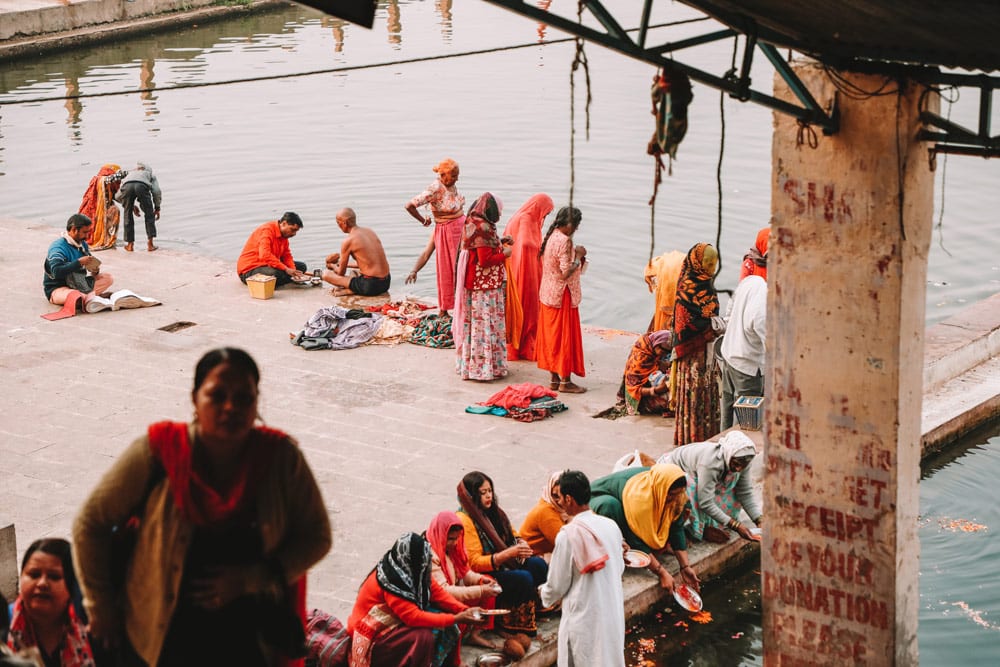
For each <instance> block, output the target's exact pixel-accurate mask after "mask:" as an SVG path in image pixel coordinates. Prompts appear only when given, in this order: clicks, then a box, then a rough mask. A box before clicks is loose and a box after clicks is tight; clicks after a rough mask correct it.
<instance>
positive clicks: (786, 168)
mask: <svg viewBox="0 0 1000 667" xmlns="http://www.w3.org/2000/svg"><path fill="white" fill-rule="evenodd" d="M795 70H796V72H797V73H798V76H799V77H800V78H801V79H802V81H803V82H804V83H805V84H806V86H807V87H808V88H809V90H810V91H811V92H812V94H813V95H814V96H815V97H816V99H817V100H818V101H819V102H820V104H826V103H829V102H832V101H833V99H834V98H835V97H836V98H837V102H838V105H839V109H840V118H841V129H840V131H839V132H838V133H837V134H836V135H834V136H830V137H826V136H823V135H822V133H821V132H819V131H818V130H817V136H816V140H817V144H818V145H817V146H816V148H811V147H810V146H809V136H808V134H803V133H801V132H800V130H799V127H798V125H797V123H796V121H795V120H794V119H792V118H790V117H788V116H785V115H782V114H776V115H775V123H774V142H773V160H774V162H773V164H774V167H773V169H774V179H773V185H772V187H773V190H772V210H773V221H772V228H771V238H770V244H769V261H768V282H769V283H770V285H769V287H770V289H769V291H768V357H769V358H768V368H769V369H771V373H770V376H769V378H768V387H767V390H766V391H767V395H768V397H769V398H768V401H769V405H768V408H767V425H766V426H767V432H766V442H767V450H766V452H767V474H766V477H765V484H764V503H765V514H764V517H765V539H764V544H763V549H762V572H763V588H762V597H763V607H764V664H765V665H768V666H772V665H782V666H783V667H787V666H790V665H835V664H836V665H842V664H845V663H846V664H866V665H912V664H916V663H917V610H918V604H919V598H918V559H919V543H918V540H917V513H918V511H919V507H918V504H919V495H918V491H917V481H918V478H919V463H920V408H921V394H922V392H921V379H922V370H923V368H922V359H923V334H924V309H925V279H926V274H927V252H928V248H929V245H930V236H931V226H932V214H933V187H934V182H933V175H932V172H931V170H930V165H929V162H928V158H927V146H926V145H925V144H921V143H919V142H917V141H916V140H915V136H916V133H917V130H918V128H919V124H918V120H917V114H918V105H919V104H920V98H921V92H922V89H921V88H919V87H918V86H916V85H913V84H907V83H905V82H904V87H903V89H902V92H901V94H900V95H897V94H895V93H892V94H886V95H880V96H870V97H867V98H866V99H856V96H857V90H865V91H878V90H880V91H881V92H883V93H884V92H887V91H894V90H896V88H897V84H896V82H894V81H889V82H888V84H886V82H885V79H884V78H883V77H880V76H865V75H855V74H846V73H845V74H842V76H843V77H844V79H846V80H847V81H848V82H850V84H853V85H852V88H851V90H852V91H853V92H852V93H851V95H852V96H851V97H849V96H848V95H846V94H844V93H843V92H837V90H836V89H835V87H834V85H833V83H832V81H831V79H830V78H829V77H828V76H827V74H826V73H824V72H823V70H822V69H820V68H819V67H817V66H816V65H815V64H813V63H799V64H797V65H796V67H795ZM884 84H885V85H884ZM775 94H776V96H777V97H779V98H782V99H786V100H789V101H793V100H794V97H793V96H792V94H791V93H790V91H789V90H788V87H787V86H786V85H785V83H784V82H783V81H782V80H780V78H776V80H775ZM927 102H929V103H930V104H931V105H932V106H931V109H932V110H936V108H937V103H938V102H937V98H936V97H935V96H929V97H928V100H925V103H927ZM800 138H801V139H803V141H802V143H801V144H800V142H799V139H800Z"/></svg>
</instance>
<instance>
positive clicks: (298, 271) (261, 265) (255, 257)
mask: <svg viewBox="0 0 1000 667" xmlns="http://www.w3.org/2000/svg"><path fill="white" fill-rule="evenodd" d="M300 229H302V218H300V217H299V216H298V214H297V213H293V212H291V211H288V212H287V213H285V214H284V215H282V216H281V219H280V220H277V221H275V220H272V221H271V222H265V223H264V224H263V225H261V226H260V227H258V228H257V229H255V230H254V231H253V234H251V235H250V238H249V239H247V242H246V245H244V246H243V252H241V253H240V258H239V259H238V260H236V274H237V275H238V276H239V277H240V280H242V281H243V282H244V283H246V281H247V278H249V277H250V276H252V275H256V274H258V273H263V274H264V275H267V276H274V277H275V278H276V279H277V281H278V282H277V283H276V285H275V287H281V286H282V285H287V284H288V283H290V282H292V279H293V278H301V277H303V275H304V274H305V271H306V264H305V262H296V261H295V260H294V259H292V251H291V249H290V248H289V245H288V239H290V238H292V237H293V236H295V235H296V234H298V233H299V230H300Z"/></svg>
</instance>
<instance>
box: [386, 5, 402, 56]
mask: <svg viewBox="0 0 1000 667" xmlns="http://www.w3.org/2000/svg"><path fill="white" fill-rule="evenodd" d="M385 14H386V21H385V27H386V28H387V29H388V30H389V44H391V45H393V46H396V47H399V46H400V45H402V43H403V22H402V20H401V18H400V15H399V2H398V1H397V0H389V1H388V3H387V4H386V8H385Z"/></svg>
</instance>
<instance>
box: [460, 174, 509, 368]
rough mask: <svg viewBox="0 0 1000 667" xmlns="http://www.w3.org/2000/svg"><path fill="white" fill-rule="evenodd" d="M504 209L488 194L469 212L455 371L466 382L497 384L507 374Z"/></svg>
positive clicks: (463, 240) (463, 245)
mask: <svg viewBox="0 0 1000 667" xmlns="http://www.w3.org/2000/svg"><path fill="white" fill-rule="evenodd" d="M499 220H500V206H499V204H498V203H497V201H496V199H495V198H494V197H493V195H491V194H490V193H489V192H486V193H483V194H482V195H481V196H480V197H479V199H477V200H476V203H475V204H473V205H472V208H470V209H469V214H468V215H467V216H466V218H465V231H464V233H463V236H462V254H461V255H460V256H459V260H458V275H459V278H460V280H461V283H460V285H459V289H458V290H456V303H455V319H454V320H453V323H452V327H453V329H452V333H453V335H454V338H455V351H456V352H457V358H456V360H455V370H456V371H457V372H458V374H459V375H460V376H461V378H462V379H463V380H494V379H496V378H501V377H504V376H505V375H507V337H506V332H505V325H504V295H505V289H504V283H505V281H506V277H507V274H506V272H505V271H504V260H506V259H507V257H509V256H510V246H509V245H506V244H501V243H500V237H498V236H497V222H498V221H499Z"/></svg>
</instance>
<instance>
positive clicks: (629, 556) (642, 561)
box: [625, 549, 653, 568]
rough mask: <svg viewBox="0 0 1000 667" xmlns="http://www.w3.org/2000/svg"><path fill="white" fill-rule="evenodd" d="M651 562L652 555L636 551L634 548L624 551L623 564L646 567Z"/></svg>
mask: <svg viewBox="0 0 1000 667" xmlns="http://www.w3.org/2000/svg"><path fill="white" fill-rule="evenodd" d="M652 562H653V559H652V557H651V556H650V555H649V554H647V553H644V552H642V551H636V550H635V549H629V550H628V551H626V552H625V566H626V567H636V568H640V567H647V566H648V565H649V564H650V563H652Z"/></svg>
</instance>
